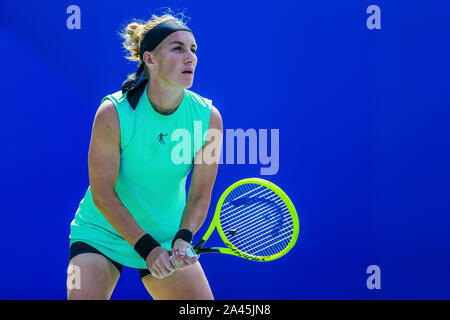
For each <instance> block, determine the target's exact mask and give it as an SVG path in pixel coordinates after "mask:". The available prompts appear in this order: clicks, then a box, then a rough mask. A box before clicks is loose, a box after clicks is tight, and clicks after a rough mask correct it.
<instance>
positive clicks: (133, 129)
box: [67, 14, 223, 299]
mask: <svg viewBox="0 0 450 320" xmlns="http://www.w3.org/2000/svg"><path fill="white" fill-rule="evenodd" d="M124 38H125V42H124V46H125V48H127V49H128V50H129V52H130V56H129V57H127V58H128V59H130V60H133V61H138V62H139V63H140V65H139V68H138V70H137V72H136V73H134V74H132V75H130V76H129V77H128V79H127V80H126V81H125V82H124V83H123V85H122V90H121V91H118V92H116V93H114V94H111V95H108V96H106V97H105V98H104V99H103V100H102V103H101V105H100V107H99V108H98V111H97V113H96V115H95V119H94V124H93V128H92V137H91V142H90V148H89V180H90V181H89V182H90V185H89V188H88V190H87V192H86V194H85V196H84V198H83V199H82V201H81V202H80V205H79V208H78V210H77V212H76V214H75V218H74V220H73V221H72V223H71V232H70V257H69V267H72V270H73V269H74V268H78V270H79V271H80V272H79V278H80V279H78V281H79V284H78V285H77V286H71V285H69V281H68V286H67V295H68V299H109V298H110V297H111V294H112V292H113V290H114V288H115V285H116V283H117V281H118V279H119V276H120V273H121V271H122V267H123V266H124V265H125V266H128V267H131V268H136V269H138V270H139V274H140V277H141V279H142V282H143V284H144V286H145V288H146V289H147V290H148V292H149V293H150V295H151V296H152V297H153V298H154V299H213V295H212V293H211V289H210V286H209V284H208V281H207V279H206V276H205V274H204V272H203V269H202V267H201V266H200V263H199V262H198V258H189V257H187V255H185V251H186V249H187V248H188V247H189V246H190V242H191V241H192V236H193V234H195V232H196V231H197V230H198V229H199V228H200V227H201V225H202V223H203V222H204V220H205V218H206V214H207V211H208V208H209V205H210V199H211V193H212V189H213V185H214V182H215V179H216V175H217V169H218V163H219V159H218V158H219V156H220V155H219V153H220V152H215V153H216V155H215V156H214V159H215V161H208V163H207V162H206V161H202V159H201V157H202V151H204V150H205V148H206V147H208V145H210V144H211V143H214V144H215V150H220V147H221V144H222V132H223V129H222V119H221V116H220V113H219V112H218V111H217V109H216V108H215V107H214V106H213V105H212V104H211V100H209V99H206V98H203V97H201V96H200V95H198V94H196V93H194V92H192V91H190V90H187V89H188V88H190V87H191V86H192V82H193V79H194V73H195V68H196V65H197V56H196V53H195V52H196V49H197V45H196V42H195V37H194V34H193V32H192V31H191V30H190V29H189V28H188V27H187V26H186V25H185V24H184V23H183V22H182V21H181V20H179V19H177V18H175V17H174V16H172V15H170V14H165V15H163V16H159V17H158V16H155V15H153V16H152V18H151V19H150V20H149V21H148V22H146V23H139V22H133V23H131V24H129V25H128V26H127V27H126V32H125V33H124ZM199 124H201V129H202V137H201V139H200V141H199V142H197V143H196V142H195V141H189V143H187V144H186V143H184V144H183V145H184V146H186V145H187V146H188V147H187V148H184V149H182V153H183V154H184V155H183V156H184V157H185V156H186V155H188V156H189V155H190V156H189V159H190V161H184V162H181V163H180V161H174V157H175V156H177V152H174V150H178V151H179V149H177V148H175V146H177V145H179V144H180V141H179V140H177V139H174V137H177V136H178V135H175V133H176V132H179V130H183V131H182V132H185V133H186V132H188V133H190V136H191V137H194V127H196V128H198V127H199ZM177 130H178V131H177ZM212 132H215V135H214V136H213V135H212ZM217 132H219V134H217ZM197 136H198V134H197ZM178 137H179V136H178ZM178 139H179V138H178ZM193 140H195V139H193ZM197 141H198V139H197ZM191 169H192V176H191V183H190V186H189V192H188V195H187V197H186V191H185V190H186V189H185V187H186V178H187V175H188V173H189V172H190V170H191Z"/></svg>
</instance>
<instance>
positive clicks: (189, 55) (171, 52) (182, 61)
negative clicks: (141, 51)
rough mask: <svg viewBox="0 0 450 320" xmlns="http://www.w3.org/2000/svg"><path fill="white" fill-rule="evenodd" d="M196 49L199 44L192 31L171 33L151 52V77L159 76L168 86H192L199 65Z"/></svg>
mask: <svg viewBox="0 0 450 320" xmlns="http://www.w3.org/2000/svg"><path fill="white" fill-rule="evenodd" d="M196 50H197V44H196V43H195V38H194V35H193V34H192V33H191V32H188V31H176V32H174V33H172V34H170V35H169V36H168V37H167V38H165V39H164V40H163V41H162V42H161V43H160V44H159V45H158V47H157V48H156V49H155V50H154V51H153V52H151V57H152V60H153V61H152V62H153V66H152V67H151V69H150V74H151V75H150V77H151V78H152V77H158V78H159V80H160V81H161V82H163V83H164V84H165V85H167V86H171V87H174V86H176V87H183V88H190V87H191V86H192V83H193V81H194V72H195V67H196V66H197V56H196V54H195V52H196Z"/></svg>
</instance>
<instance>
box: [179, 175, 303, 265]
mask: <svg viewBox="0 0 450 320" xmlns="http://www.w3.org/2000/svg"><path fill="white" fill-rule="evenodd" d="M214 228H217V231H218V232H219V235H220V237H221V239H222V240H223V242H224V243H225V245H226V247H223V248H220V247H210V248H203V247H202V246H203V244H204V243H205V242H206V241H207V240H208V238H209V237H210V235H211V233H212V232H213V231H214ZM298 233H299V221H298V216H297V212H296V210H295V208H294V205H293V204H292V201H291V200H290V199H289V197H288V196H287V195H286V194H285V193H284V192H283V191H282V190H281V189H280V188H279V187H277V186H276V185H275V184H273V183H271V182H269V181H266V180H263V179H259V178H248V179H243V180H240V181H238V182H236V183H234V184H233V185H231V186H230V187H229V188H228V189H226V190H225V192H224V193H223V194H222V196H221V197H220V199H219V202H218V203H217V206H216V211H215V213H214V217H213V220H212V222H211V225H210V226H209V228H208V230H207V231H206V233H205V235H204V236H203V237H202V239H201V240H200V241H199V242H198V243H197V244H196V245H195V246H194V247H190V248H189V249H188V250H186V254H187V255H188V256H189V257H194V256H196V255H197V254H203V253H210V252H219V253H225V254H231V255H235V256H238V257H241V258H245V259H249V260H254V261H270V260H274V259H278V258H280V257H281V256H283V255H285V254H286V253H287V252H288V251H289V250H291V249H292V247H293V246H294V245H295V242H296V241H297V238H298Z"/></svg>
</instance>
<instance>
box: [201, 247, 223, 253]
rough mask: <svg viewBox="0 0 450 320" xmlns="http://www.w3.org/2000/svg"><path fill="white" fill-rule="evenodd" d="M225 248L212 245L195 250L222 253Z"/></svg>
mask: <svg viewBox="0 0 450 320" xmlns="http://www.w3.org/2000/svg"><path fill="white" fill-rule="evenodd" d="M223 249H224V248H219V247H211V248H200V249H198V250H195V251H196V252H197V253H220V252H221V250H223Z"/></svg>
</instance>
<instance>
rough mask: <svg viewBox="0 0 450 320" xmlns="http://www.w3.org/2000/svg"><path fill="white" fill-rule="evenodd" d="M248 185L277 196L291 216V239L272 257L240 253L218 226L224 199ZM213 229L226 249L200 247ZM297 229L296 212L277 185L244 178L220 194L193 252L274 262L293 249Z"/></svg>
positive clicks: (262, 180) (298, 225) (298, 226)
mask: <svg viewBox="0 0 450 320" xmlns="http://www.w3.org/2000/svg"><path fill="white" fill-rule="evenodd" d="M249 183H251V184H258V185H261V186H264V187H266V188H268V189H270V190H271V191H273V192H274V193H275V194H276V195H278V196H279V197H280V198H281V199H282V200H283V202H284V203H285V204H286V207H287V208H288V210H289V213H290V214H291V218H292V228H293V234H292V238H291V240H290V241H289V244H288V245H287V246H286V248H284V249H283V250H282V251H280V252H278V253H276V254H274V255H270V256H254V255H251V254H248V253H245V252H242V251H240V250H239V249H237V248H236V247H235V246H233V244H232V243H231V242H230V241H228V239H227V237H226V235H225V232H224V231H223V229H222V226H221V225H220V211H221V209H222V204H223V202H224V201H225V198H226V197H227V196H228V195H229V194H230V192H231V191H232V190H234V189H235V188H237V187H239V186H241V185H243V184H249ZM214 229H217V231H218V233H219V235H220V238H221V239H222V241H223V242H224V243H225V245H226V246H227V247H226V248H225V247H210V248H202V245H203V244H204V243H205V242H206V241H207V240H208V239H209V237H210V236H211V234H212V232H213V231H214ZM299 229H300V224H299V220H298V215H297V211H296V210H295V207H294V205H293V203H292V201H291V199H289V197H288V196H287V194H286V193H284V191H283V190H281V188H280V187H278V186H277V185H275V184H274V183H272V182H270V181H267V180H264V179H261V178H246V179H242V180H239V181H237V182H235V183H233V184H232V185H231V186H229V187H228V188H227V189H226V190H225V191H224V192H223V193H222V195H221V196H220V198H219V201H218V202H217V205H216V210H215V212H214V217H213V220H212V221H211V224H210V225H209V227H208V229H207V230H206V232H205V234H204V235H203V237H202V239H201V240H200V241H199V242H198V243H197V244H196V245H195V246H194V250H195V252H196V253H197V254H202V253H210V252H216V253H225V254H230V255H234V256H238V257H241V258H245V259H248V260H253V261H271V260H275V259H278V258H280V257H282V256H283V255H285V254H286V253H287V252H288V251H289V250H291V249H292V247H294V245H295V243H296V242H297V239H298V234H299Z"/></svg>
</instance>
